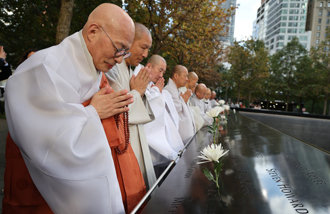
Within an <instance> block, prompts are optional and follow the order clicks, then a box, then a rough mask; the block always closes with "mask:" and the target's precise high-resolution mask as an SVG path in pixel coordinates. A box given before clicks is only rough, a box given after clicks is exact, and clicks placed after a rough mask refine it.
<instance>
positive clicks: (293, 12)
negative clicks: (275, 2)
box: [289, 9, 299, 14]
mask: <svg viewBox="0 0 330 214" xmlns="http://www.w3.org/2000/svg"><path fill="white" fill-rule="evenodd" d="M289 14H299V10H296V9H291V10H290V11H289Z"/></svg>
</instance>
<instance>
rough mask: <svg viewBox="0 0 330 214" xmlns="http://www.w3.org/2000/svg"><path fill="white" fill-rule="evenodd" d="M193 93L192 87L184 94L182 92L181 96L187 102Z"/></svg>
mask: <svg viewBox="0 0 330 214" xmlns="http://www.w3.org/2000/svg"><path fill="white" fill-rule="evenodd" d="M191 95H192V91H191V90H190V89H187V91H186V92H185V93H184V94H181V97H182V98H183V100H184V101H185V103H187V102H188V100H189V98H190V97H191Z"/></svg>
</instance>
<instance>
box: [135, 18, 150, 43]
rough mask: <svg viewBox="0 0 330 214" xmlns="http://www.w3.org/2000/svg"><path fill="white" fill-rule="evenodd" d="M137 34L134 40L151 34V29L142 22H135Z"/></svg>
mask: <svg viewBox="0 0 330 214" xmlns="http://www.w3.org/2000/svg"><path fill="white" fill-rule="evenodd" d="M134 25H135V36H134V40H139V39H141V38H142V37H143V35H144V34H147V35H149V36H151V33H150V31H149V29H148V28H147V27H146V26H144V25H143V24H141V23H138V22H135V24H134Z"/></svg>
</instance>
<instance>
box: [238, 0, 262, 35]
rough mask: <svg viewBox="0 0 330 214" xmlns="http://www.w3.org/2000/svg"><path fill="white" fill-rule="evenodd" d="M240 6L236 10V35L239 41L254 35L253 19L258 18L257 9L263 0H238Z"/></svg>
mask: <svg viewBox="0 0 330 214" xmlns="http://www.w3.org/2000/svg"><path fill="white" fill-rule="evenodd" d="M236 4H239V5H240V6H239V7H238V9H237V10H236V17H235V32H234V37H235V39H236V40H237V41H239V40H246V39H249V38H250V37H251V36H252V28H253V21H254V20H255V19H256V18H257V10H258V7H260V5H261V0H237V1H236Z"/></svg>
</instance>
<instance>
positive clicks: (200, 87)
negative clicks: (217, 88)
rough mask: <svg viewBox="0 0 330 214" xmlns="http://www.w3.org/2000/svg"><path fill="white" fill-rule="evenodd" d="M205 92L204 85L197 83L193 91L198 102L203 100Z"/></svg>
mask: <svg viewBox="0 0 330 214" xmlns="http://www.w3.org/2000/svg"><path fill="white" fill-rule="evenodd" d="M206 90H207V88H206V85H205V84H204V83H199V84H198V85H197V86H196V89H195V94H196V97H197V98H198V99H200V100H201V99H203V98H204V97H205V94H206Z"/></svg>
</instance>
